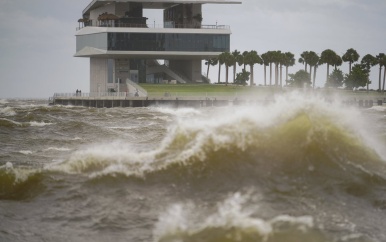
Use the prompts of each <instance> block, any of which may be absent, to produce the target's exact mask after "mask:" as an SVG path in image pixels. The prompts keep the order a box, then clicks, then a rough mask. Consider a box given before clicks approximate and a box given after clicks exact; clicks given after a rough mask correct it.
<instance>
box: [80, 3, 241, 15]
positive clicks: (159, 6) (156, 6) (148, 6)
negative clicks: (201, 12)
mask: <svg viewBox="0 0 386 242" xmlns="http://www.w3.org/2000/svg"><path fill="white" fill-rule="evenodd" d="M114 2H136V3H142V4H143V8H144V9H165V8H169V7H171V6H173V5H175V4H181V3H185V4H188V3H195V4H207V3H209V4H241V1H237V0H158V1H157V0H115V1H112V0H92V1H91V3H90V4H89V5H88V6H87V7H86V8H85V9H84V10H83V14H88V13H90V11H91V10H93V9H96V8H99V7H102V6H104V5H106V4H111V3H114Z"/></svg>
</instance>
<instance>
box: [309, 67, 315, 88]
mask: <svg viewBox="0 0 386 242" xmlns="http://www.w3.org/2000/svg"><path fill="white" fill-rule="evenodd" d="M311 78H312V66H311V65H310V79H311ZM312 89H314V83H312Z"/></svg>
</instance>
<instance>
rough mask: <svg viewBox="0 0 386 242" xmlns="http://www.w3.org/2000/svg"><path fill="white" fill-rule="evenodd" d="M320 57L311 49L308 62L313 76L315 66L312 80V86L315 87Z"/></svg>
mask: <svg viewBox="0 0 386 242" xmlns="http://www.w3.org/2000/svg"><path fill="white" fill-rule="evenodd" d="M319 60H320V57H319V56H318V54H316V53H315V52H314V51H310V52H309V55H308V64H309V65H310V77H312V67H314V76H313V80H312V88H315V78H316V69H317V68H318V64H319Z"/></svg>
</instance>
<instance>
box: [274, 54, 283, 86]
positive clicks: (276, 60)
mask: <svg viewBox="0 0 386 242" xmlns="http://www.w3.org/2000/svg"><path fill="white" fill-rule="evenodd" d="M281 58H282V55H281V51H280V50H277V51H272V62H273V63H275V86H278V85H279V65H280V62H281Z"/></svg>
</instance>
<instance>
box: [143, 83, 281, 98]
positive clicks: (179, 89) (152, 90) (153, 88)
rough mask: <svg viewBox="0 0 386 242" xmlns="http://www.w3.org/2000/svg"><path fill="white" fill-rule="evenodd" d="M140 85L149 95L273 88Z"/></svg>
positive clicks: (245, 91) (195, 93)
mask: <svg viewBox="0 0 386 242" xmlns="http://www.w3.org/2000/svg"><path fill="white" fill-rule="evenodd" d="M140 86H141V87H142V88H144V89H145V90H146V91H147V92H148V94H149V95H160V94H164V93H172V94H175V93H178V94H180V95H183V94H190V95H205V94H214V93H217V94H224V95H233V94H236V93H237V94H242V93H258V92H264V93H266V92H267V91H269V92H270V91H273V90H274V89H275V88H270V87H250V86H236V85H228V86H225V85H218V84H145V83H141V84H140Z"/></svg>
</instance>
